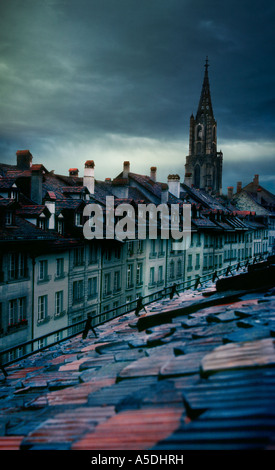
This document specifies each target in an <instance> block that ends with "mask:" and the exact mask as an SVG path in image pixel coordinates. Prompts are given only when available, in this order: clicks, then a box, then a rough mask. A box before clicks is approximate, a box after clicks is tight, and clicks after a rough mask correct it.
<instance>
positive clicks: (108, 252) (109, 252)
mask: <svg viewBox="0 0 275 470" xmlns="http://www.w3.org/2000/svg"><path fill="white" fill-rule="evenodd" d="M111 259H112V249H111V248H106V251H105V260H106V261H111Z"/></svg>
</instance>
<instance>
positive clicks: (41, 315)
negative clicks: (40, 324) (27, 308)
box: [38, 295, 48, 321]
mask: <svg viewBox="0 0 275 470" xmlns="http://www.w3.org/2000/svg"><path fill="white" fill-rule="evenodd" d="M47 297H48V296H47V295H41V296H40V297H38V321H42V320H45V318H46V317H47Z"/></svg>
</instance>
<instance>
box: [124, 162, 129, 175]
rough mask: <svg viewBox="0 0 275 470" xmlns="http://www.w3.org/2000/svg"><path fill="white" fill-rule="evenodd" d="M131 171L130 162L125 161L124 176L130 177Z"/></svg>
mask: <svg viewBox="0 0 275 470" xmlns="http://www.w3.org/2000/svg"><path fill="white" fill-rule="evenodd" d="M129 172H130V162H124V163H123V178H128V175H129Z"/></svg>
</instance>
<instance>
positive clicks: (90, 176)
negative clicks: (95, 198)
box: [83, 160, 95, 194]
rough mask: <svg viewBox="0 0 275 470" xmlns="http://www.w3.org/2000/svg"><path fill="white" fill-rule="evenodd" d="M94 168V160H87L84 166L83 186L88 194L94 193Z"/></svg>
mask: <svg viewBox="0 0 275 470" xmlns="http://www.w3.org/2000/svg"><path fill="white" fill-rule="evenodd" d="M94 168H95V164H94V161H93V160H87V161H86V163H85V168H84V178H83V186H86V188H87V189H88V191H89V193H90V194H94V192H95V177H94Z"/></svg>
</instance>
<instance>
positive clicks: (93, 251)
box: [89, 244, 97, 264]
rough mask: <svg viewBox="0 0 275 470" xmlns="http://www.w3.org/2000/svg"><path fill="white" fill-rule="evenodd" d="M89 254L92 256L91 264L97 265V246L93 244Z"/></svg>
mask: <svg viewBox="0 0 275 470" xmlns="http://www.w3.org/2000/svg"><path fill="white" fill-rule="evenodd" d="M89 254H90V259H89V263H90V264H95V263H97V247H96V246H95V245H93V244H92V245H90V250H89Z"/></svg>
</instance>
